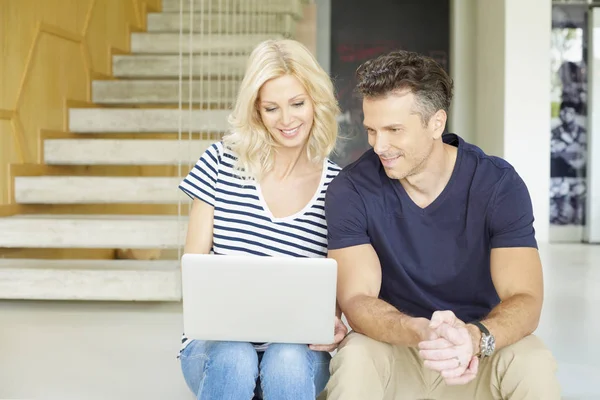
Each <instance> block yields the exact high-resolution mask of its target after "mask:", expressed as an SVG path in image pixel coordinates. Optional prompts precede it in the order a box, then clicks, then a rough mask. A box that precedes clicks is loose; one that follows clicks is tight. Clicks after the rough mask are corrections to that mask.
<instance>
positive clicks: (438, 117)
mask: <svg viewBox="0 0 600 400" xmlns="http://www.w3.org/2000/svg"><path fill="white" fill-rule="evenodd" d="M447 120H448V114H446V111H444V110H438V111H437V112H436V113H435V114H433V116H432V117H431V118H430V119H429V129H431V134H432V138H433V139H434V140H438V139H440V138H441V137H442V134H443V133H444V129H445V128H446V121H447Z"/></svg>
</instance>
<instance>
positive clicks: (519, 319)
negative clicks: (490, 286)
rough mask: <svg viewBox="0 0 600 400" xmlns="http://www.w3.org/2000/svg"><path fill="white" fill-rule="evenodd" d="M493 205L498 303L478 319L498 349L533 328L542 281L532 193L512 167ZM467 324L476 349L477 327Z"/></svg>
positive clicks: (494, 278)
mask: <svg viewBox="0 0 600 400" xmlns="http://www.w3.org/2000/svg"><path fill="white" fill-rule="evenodd" d="M492 210H493V211H492V214H491V217H490V234H491V236H490V244H491V247H492V250H491V254H490V272H491V277H492V281H493V283H494V287H495V288H496V292H497V293H498V296H499V297H500V300H501V303H500V304H499V305H498V306H496V307H495V308H494V309H493V310H492V311H491V312H490V313H489V314H488V315H487V316H486V317H484V320H483V321H481V322H482V323H483V324H484V325H485V326H486V327H487V328H488V330H489V331H490V332H491V333H492V335H494V337H495V339H496V349H501V348H503V347H505V346H508V345H511V344H513V343H515V342H517V341H518V340H520V339H522V338H523V337H525V336H527V335H529V334H531V333H532V332H533V331H534V330H535V329H536V328H537V326H538V323H539V319H540V314H541V310H542V302H543V300H544V286H543V278H542V263H541V261H540V256H539V253H538V250H537V242H536V240H535V231H534V229H533V221H534V216H533V207H532V204H531V197H530V196H529V191H528V190H527V186H526V185H525V183H524V182H523V180H522V179H521V177H520V176H519V175H518V174H517V173H516V171H514V170H512V171H510V172H509V173H507V174H506V175H505V176H504V177H503V179H502V181H501V183H500V185H499V188H498V192H497V194H496V196H495V199H494V203H493V208H492ZM468 327H469V330H470V333H471V334H472V335H474V343H475V344H477V347H475V348H476V349H479V338H480V332H479V330H478V329H477V328H476V327H473V326H472V325H468ZM474 328H475V329H474Z"/></svg>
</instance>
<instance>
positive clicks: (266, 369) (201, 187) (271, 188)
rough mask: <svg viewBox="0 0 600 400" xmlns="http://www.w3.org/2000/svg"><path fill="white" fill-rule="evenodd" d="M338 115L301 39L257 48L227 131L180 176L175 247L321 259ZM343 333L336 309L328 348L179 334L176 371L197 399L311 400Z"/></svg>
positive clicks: (329, 87) (329, 85) (330, 89)
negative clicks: (180, 238) (184, 219)
mask: <svg viewBox="0 0 600 400" xmlns="http://www.w3.org/2000/svg"><path fill="white" fill-rule="evenodd" d="M338 112H339V109H338V105H337V102H336V100H335V96H334V92H333V85H332V83H331V80H330V79H329V76H328V75H327V74H326V73H325V72H324V71H323V69H322V68H321V67H320V66H319V64H318V63H317V62H316V60H315V59H314V57H313V56H312V55H311V53H310V52H309V51H308V50H307V49H306V48H305V47H304V46H303V45H301V44H300V43H298V42H295V41H292V40H279V41H266V42H263V43H261V44H260V45H258V46H257V47H256V48H255V49H254V51H253V52H252V54H251V55H250V59H249V60H248V64H247V69H246V74H245V76H244V79H243V81H242V83H241V86H240V90H239V94H238V98H237V102H236V104H235V108H234V110H233V112H232V114H231V116H230V118H229V124H230V126H231V131H230V133H228V134H227V135H226V136H225V137H224V138H223V141H222V142H219V143H215V144H213V145H212V146H211V147H210V148H209V149H208V150H207V151H206V152H205V153H204V154H203V155H202V156H201V157H200V160H199V161H198V162H197V163H196V165H195V167H194V168H193V169H192V170H191V172H190V173H189V175H188V176H187V177H186V178H185V179H184V180H183V181H182V182H181V185H180V188H181V189H182V190H183V191H184V192H185V193H187V194H188V195H189V196H190V197H192V198H193V199H194V200H193V205H192V208H191V211H190V216H189V227H188V233H187V238H186V245H185V252H186V253H201V254H202V253H204V254H206V253H209V252H213V253H215V254H221V255H242V254H243V255H256V256H274V257H280V256H283V257H326V256H327V226H326V222H325V215H324V202H325V193H326V190H327V186H328V185H329V183H330V182H331V180H332V179H333V178H334V177H335V176H336V175H337V174H338V172H339V171H340V168H339V167H338V166H337V165H335V164H334V163H333V162H331V161H330V160H329V159H328V158H327V157H328V155H329V153H330V152H331V151H332V149H333V147H334V144H335V141H336V138H337V122H336V116H337V114H338ZM265 279H267V277H265ZM346 333H347V330H346V327H345V326H344V325H343V324H342V323H341V322H340V321H339V313H338V319H337V321H336V335H335V343H333V344H332V345H329V346H314V345H297V344H266V343H240V342H208V341H198V340H187V339H186V338H185V337H184V338H183V347H182V350H181V352H180V360H181V367H182V371H183V375H184V377H185V380H186V382H187V384H188V386H189V387H190V389H191V390H192V391H193V392H194V394H195V395H196V397H197V399H235V400H243V399H248V400H250V399H252V398H253V397H254V396H255V395H258V396H259V397H263V398H264V399H267V400H269V399H294V400H309V399H310V400H314V399H315V397H316V396H317V395H318V394H319V393H320V392H321V391H322V389H323V388H324V387H325V384H326V383H327V381H328V379H329V360H330V355H329V351H333V350H334V349H335V348H336V347H337V344H338V343H339V342H340V341H341V340H342V338H343V337H344V336H345V334H346Z"/></svg>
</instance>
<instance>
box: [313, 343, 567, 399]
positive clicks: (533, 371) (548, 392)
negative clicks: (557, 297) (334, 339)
mask: <svg viewBox="0 0 600 400" xmlns="http://www.w3.org/2000/svg"><path fill="white" fill-rule="evenodd" d="M330 371H331V378H330V380H329V383H328V384H327V387H326V388H325V390H324V392H323V393H321V395H320V396H319V397H318V399H319V400H325V399H327V400H422V399H428V400H429V399H434V400H469V399H475V400H488V399H494V400H496V399H498V400H506V399H510V400H525V399H527V400H560V388H559V385H558V381H557V379H556V376H555V371H556V361H555V360H554V358H553V356H552V354H551V353H550V351H549V350H548V349H547V348H546V347H545V346H544V344H543V343H542V342H541V340H540V339H538V338H537V337H536V336H534V335H530V336H527V337H526V338H524V339H522V340H520V341H519V342H517V343H515V344H513V345H511V346H507V347H505V348H503V349H502V350H500V351H498V352H497V353H496V354H494V355H493V356H492V357H489V358H484V359H483V360H481V362H480V364H479V370H478V372H477V378H476V379H474V380H473V381H471V382H469V383H468V384H466V385H460V386H448V385H446V384H445V382H444V381H443V379H442V377H441V376H440V374H439V373H438V372H436V371H433V370H430V369H428V368H425V367H424V366H423V362H422V359H421V358H420V356H419V354H418V352H417V350H416V349H415V348H409V347H403V346H392V345H389V344H386V343H381V342H378V341H376V340H373V339H370V338H368V337H366V336H364V335H361V334H359V333H355V332H352V333H350V334H349V335H348V336H347V337H346V338H345V339H344V341H343V342H342V343H341V344H340V348H339V349H338V352H337V354H336V355H335V357H334V358H333V360H332V361H331V365H330Z"/></svg>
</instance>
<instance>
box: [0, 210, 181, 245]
mask: <svg viewBox="0 0 600 400" xmlns="http://www.w3.org/2000/svg"><path fill="white" fill-rule="evenodd" d="M186 228H187V217H178V216H162V215H148V216H146V215H71V214H48V215H39V214H28V215H13V216H9V217H4V218H0V247H7V248H96V249H122V248H125V249H166V248H172V249H175V248H178V247H179V246H180V244H183V243H184V240H185V233H186Z"/></svg>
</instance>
